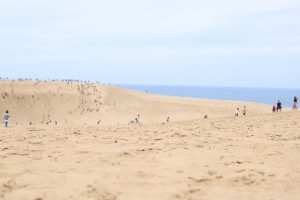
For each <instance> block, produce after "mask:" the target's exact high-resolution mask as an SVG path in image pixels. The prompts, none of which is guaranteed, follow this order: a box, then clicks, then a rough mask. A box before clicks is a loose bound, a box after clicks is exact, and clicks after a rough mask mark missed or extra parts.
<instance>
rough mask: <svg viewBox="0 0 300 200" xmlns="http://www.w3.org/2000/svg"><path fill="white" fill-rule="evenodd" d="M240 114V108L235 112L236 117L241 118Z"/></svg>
mask: <svg viewBox="0 0 300 200" xmlns="http://www.w3.org/2000/svg"><path fill="white" fill-rule="evenodd" d="M239 112H240V109H239V108H236V110H235V116H236V117H238V116H239Z"/></svg>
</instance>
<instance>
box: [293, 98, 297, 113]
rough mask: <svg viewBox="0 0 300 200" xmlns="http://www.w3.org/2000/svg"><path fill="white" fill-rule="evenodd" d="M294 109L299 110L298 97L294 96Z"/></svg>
mask: <svg viewBox="0 0 300 200" xmlns="http://www.w3.org/2000/svg"><path fill="white" fill-rule="evenodd" d="M293 109H294V110H298V97H296V96H294V105H293Z"/></svg>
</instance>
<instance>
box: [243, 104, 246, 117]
mask: <svg viewBox="0 0 300 200" xmlns="http://www.w3.org/2000/svg"><path fill="white" fill-rule="evenodd" d="M246 114H247V108H246V106H244V109H243V115H244V116H246Z"/></svg>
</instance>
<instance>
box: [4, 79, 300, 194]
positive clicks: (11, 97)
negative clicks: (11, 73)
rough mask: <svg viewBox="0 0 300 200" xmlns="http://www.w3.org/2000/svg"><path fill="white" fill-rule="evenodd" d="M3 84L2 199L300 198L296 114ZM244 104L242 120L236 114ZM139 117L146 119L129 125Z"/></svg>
mask: <svg viewBox="0 0 300 200" xmlns="http://www.w3.org/2000/svg"><path fill="white" fill-rule="evenodd" d="M0 84H1V89H0V90H1V91H0V92H1V96H2V100H1V101H2V102H1V112H4V110H5V109H9V110H10V114H11V124H10V126H9V127H8V128H4V127H3V126H2V127H1V128H0V142H1V146H0V158H1V159H0V199H5V200H52V199H56V200H66V199H70V200H71V199H80V200H89V199H95V200H154V199H159V200H173V199H174V200H201V199H222V200H223V199H228V200H232V199H242V200H243V199H245V200H246V199H247V200H253V199H261V200H265V199H270V200H271V199H274V200H275V199H278V200H282V199H288V200H298V199H300V189H299V188H300V156H299V154H300V113H298V112H295V111H289V112H283V113H270V106H269V105H264V104H257V103H250V102H248V103H247V102H234V101H219V100H205V99H193V98H181V97H168V96H160V95H155V94H146V93H143V92H137V91H131V90H125V89H120V88H116V87H112V86H105V85H89V84H81V83H72V84H70V83H49V82H46V83H44V82H42V83H39V84H36V83H35V82H17V81H16V82H14V83H12V82H10V81H6V82H5V81H4V82H0ZM81 85H83V86H81ZM81 87H83V88H84V89H82V90H81V89H80V88H81ZM243 105H246V106H247V109H248V113H247V116H246V117H243V116H240V117H234V116H233V115H234V109H235V108H236V107H240V108H242V106H243ZM97 109H99V111H98V112H97ZM82 110H84V112H82ZM137 114H140V115H141V116H142V117H141V122H143V123H142V124H128V122H129V121H130V120H131V119H132V118H133V117H134V116H135V115H137ZM204 114H207V115H209V119H203V116H204ZM48 116H49V117H48ZM167 116H170V119H171V120H170V122H169V123H166V122H165V119H166V117H167ZM99 119H100V120H101V123H100V124H97V121H98V120H99ZM49 120H50V121H52V122H54V121H57V122H58V123H57V125H55V124H54V123H52V124H50V125H47V124H46V121H49ZM30 122H31V124H32V125H29V123H30Z"/></svg>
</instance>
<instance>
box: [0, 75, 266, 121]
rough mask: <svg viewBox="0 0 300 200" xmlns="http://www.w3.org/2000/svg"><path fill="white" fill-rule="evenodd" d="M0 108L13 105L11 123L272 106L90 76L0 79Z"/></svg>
mask: <svg viewBox="0 0 300 200" xmlns="http://www.w3.org/2000/svg"><path fill="white" fill-rule="evenodd" d="M0 95H1V96H0V101H1V105H0V111H1V112H4V111H5V110H9V111H10V113H11V115H12V118H11V121H12V124H22V125H26V124H32V125H33V124H36V125H37V124H46V123H48V122H51V123H57V124H60V125H63V124H64V125H72V124H78V125H95V124H100V123H101V124H127V123H128V122H130V120H132V119H133V118H134V117H135V116H137V115H140V116H141V122H142V123H162V122H165V121H166V119H167V118H168V117H170V120H171V121H181V120H192V119H201V118H203V116H205V115H208V116H209V117H210V118H211V117H212V118H215V117H227V116H233V114H234V110H235V108H236V107H240V108H242V107H243V106H244V105H246V106H247V109H248V114H250V115H251V114H260V113H267V112H269V107H268V106H267V105H264V104H258V103H247V102H237V101H221V100H207V99H195V98H187V97H173V96H163V95H157V94H149V93H145V92H140V91H134V90H129V89H122V88H118V87H115V86H110V85H102V84H93V83H86V82H50V81H1V82H0Z"/></svg>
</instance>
